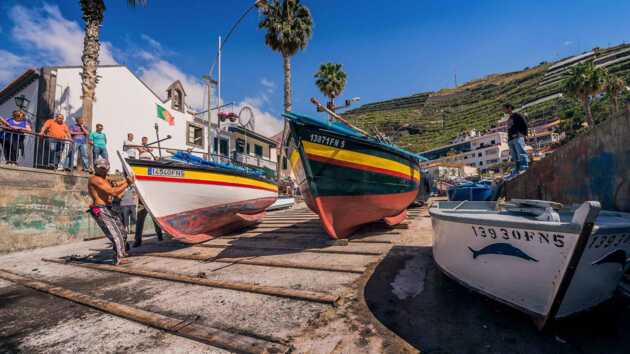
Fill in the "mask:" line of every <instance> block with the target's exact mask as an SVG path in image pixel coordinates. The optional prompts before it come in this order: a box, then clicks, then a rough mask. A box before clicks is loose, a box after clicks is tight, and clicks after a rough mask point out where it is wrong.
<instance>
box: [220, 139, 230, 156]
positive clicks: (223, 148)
mask: <svg viewBox="0 0 630 354" xmlns="http://www.w3.org/2000/svg"><path fill="white" fill-rule="evenodd" d="M229 146H230V140H229V139H226V138H221V140H220V141H219V148H220V152H219V153H220V154H221V155H223V156H228V154H229V152H230V149H229Z"/></svg>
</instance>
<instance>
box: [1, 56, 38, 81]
mask: <svg viewBox="0 0 630 354" xmlns="http://www.w3.org/2000/svg"><path fill="white" fill-rule="evenodd" d="M29 66H31V63H29V62H28V60H25V59H24V58H22V57H20V56H17V55H15V54H13V53H11V52H9V51H6V50H2V49H0V83H4V82H10V81H12V80H14V79H15V78H16V77H17V75H19V73H20V72H22V71H24V70H25V69H26V68H28V67H29Z"/></svg>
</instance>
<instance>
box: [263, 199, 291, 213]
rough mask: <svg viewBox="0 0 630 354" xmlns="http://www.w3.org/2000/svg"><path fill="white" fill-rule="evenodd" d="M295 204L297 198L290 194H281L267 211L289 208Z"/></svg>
mask: <svg viewBox="0 0 630 354" xmlns="http://www.w3.org/2000/svg"><path fill="white" fill-rule="evenodd" d="M293 204H295V198H293V197H290V196H279V197H278V199H277V200H276V201H275V202H274V203H273V204H271V205H270V206H269V207H268V208H267V211H273V210H282V209H288V208H290V207H292V206H293Z"/></svg>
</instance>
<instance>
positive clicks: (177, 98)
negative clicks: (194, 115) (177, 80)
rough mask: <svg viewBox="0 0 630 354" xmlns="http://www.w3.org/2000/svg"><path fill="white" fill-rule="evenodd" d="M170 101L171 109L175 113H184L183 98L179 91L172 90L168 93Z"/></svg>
mask: <svg viewBox="0 0 630 354" xmlns="http://www.w3.org/2000/svg"><path fill="white" fill-rule="evenodd" d="M169 93H170V96H171V97H170V99H171V108H173V109H174V110H176V111H179V112H183V111H184V97H183V94H182V92H181V91H180V90H178V89H172V90H171V91H169Z"/></svg>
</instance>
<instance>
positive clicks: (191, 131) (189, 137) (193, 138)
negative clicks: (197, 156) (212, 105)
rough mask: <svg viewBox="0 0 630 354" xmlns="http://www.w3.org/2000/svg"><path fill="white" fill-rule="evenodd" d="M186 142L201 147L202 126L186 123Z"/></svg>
mask: <svg viewBox="0 0 630 354" xmlns="http://www.w3.org/2000/svg"><path fill="white" fill-rule="evenodd" d="M186 144H187V145H189V146H193V147H196V148H200V149H203V127H202V126H199V125H197V124H193V123H190V122H188V123H187V124H186Z"/></svg>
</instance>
